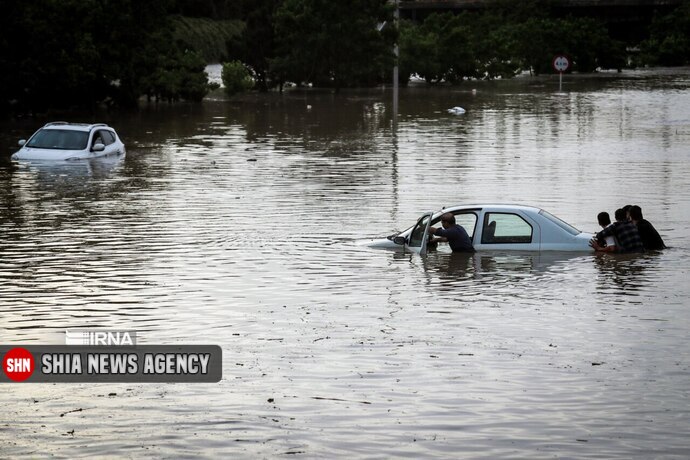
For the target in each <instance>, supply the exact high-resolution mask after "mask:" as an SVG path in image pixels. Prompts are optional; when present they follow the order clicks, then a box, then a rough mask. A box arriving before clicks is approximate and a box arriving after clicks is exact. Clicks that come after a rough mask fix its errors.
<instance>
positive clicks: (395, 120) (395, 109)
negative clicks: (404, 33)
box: [393, 0, 400, 126]
mask: <svg viewBox="0 0 690 460" xmlns="http://www.w3.org/2000/svg"><path fill="white" fill-rule="evenodd" d="M398 1H399V0H395V13H394V16H393V17H394V23H395V30H396V31H397V30H398V25H399V22H400V10H399V8H398ZM398 40H399V38H396V40H395V46H394V47H393V56H394V59H395V66H394V67H393V126H397V123H398V57H399V55H400V50H399V48H398Z"/></svg>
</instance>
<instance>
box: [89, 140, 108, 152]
mask: <svg viewBox="0 0 690 460" xmlns="http://www.w3.org/2000/svg"><path fill="white" fill-rule="evenodd" d="M91 150H93V151H94V152H102V151H103V150H105V145H103V144H101V143H100V142H99V143H98V144H95V145H94V146H93V149H91Z"/></svg>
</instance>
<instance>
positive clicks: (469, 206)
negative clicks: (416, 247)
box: [437, 203, 541, 212]
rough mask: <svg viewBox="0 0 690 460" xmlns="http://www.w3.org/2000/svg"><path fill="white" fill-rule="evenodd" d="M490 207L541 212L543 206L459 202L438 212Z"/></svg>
mask: <svg viewBox="0 0 690 460" xmlns="http://www.w3.org/2000/svg"><path fill="white" fill-rule="evenodd" d="M486 208H490V209H492V210H496V211H526V212H539V211H541V208H537V207H536V206H527V205H524V204H505V203H484V204H458V205H453V206H444V207H443V208H441V209H440V210H439V211H437V212H452V211H459V210H461V209H467V210H470V209H475V210H479V209H486Z"/></svg>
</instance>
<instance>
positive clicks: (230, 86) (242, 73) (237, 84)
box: [221, 61, 254, 96]
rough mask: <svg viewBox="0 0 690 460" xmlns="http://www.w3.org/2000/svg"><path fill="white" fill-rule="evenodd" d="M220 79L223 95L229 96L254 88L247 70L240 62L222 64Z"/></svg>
mask: <svg viewBox="0 0 690 460" xmlns="http://www.w3.org/2000/svg"><path fill="white" fill-rule="evenodd" d="M221 78H222V80H223V86H224V87H225V93H226V94H227V95H229V96H232V95H234V94H237V93H241V92H244V91H247V90H249V89H252V87H253V86H254V80H253V79H252V77H251V75H249V70H247V68H246V67H245V66H244V64H242V63H241V62H240V61H232V62H225V63H223V70H222V72H221Z"/></svg>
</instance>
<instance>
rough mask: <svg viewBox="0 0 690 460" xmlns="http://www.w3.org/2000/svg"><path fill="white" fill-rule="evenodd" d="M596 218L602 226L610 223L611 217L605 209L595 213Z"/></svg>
mask: <svg viewBox="0 0 690 460" xmlns="http://www.w3.org/2000/svg"><path fill="white" fill-rule="evenodd" d="M597 220H598V221H599V225H602V226H604V225H610V224H611V217H609V213H608V212H606V211H604V212H600V213H599V214H597Z"/></svg>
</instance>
